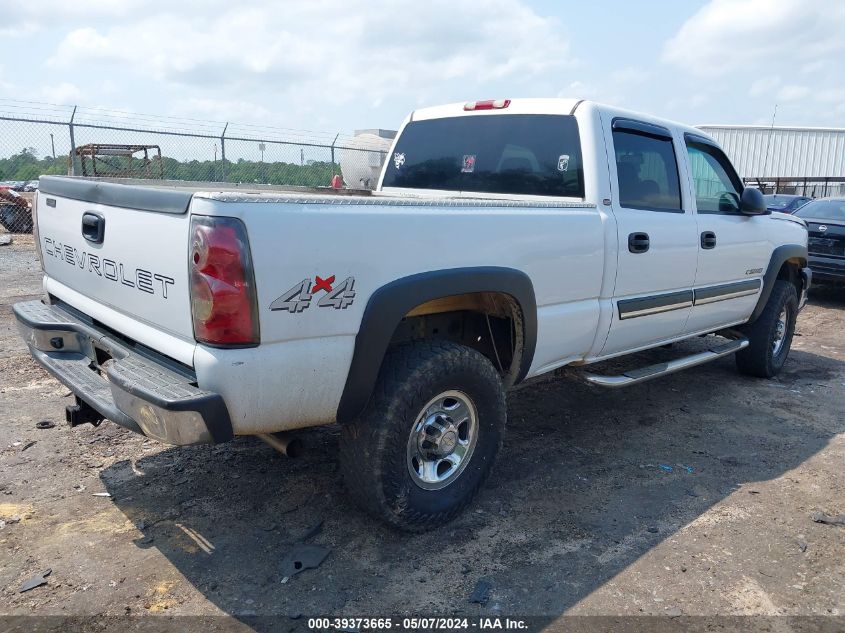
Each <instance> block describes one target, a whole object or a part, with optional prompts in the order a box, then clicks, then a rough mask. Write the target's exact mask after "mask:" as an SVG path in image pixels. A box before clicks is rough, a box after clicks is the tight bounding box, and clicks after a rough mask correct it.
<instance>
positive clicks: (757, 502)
mask: <svg viewBox="0 0 845 633" xmlns="http://www.w3.org/2000/svg"><path fill="white" fill-rule="evenodd" d="M39 284H40V275H39V270H38V263H37V260H36V258H35V255H34V252H33V249H32V242H31V238H25V237H19V238H16V241H15V243H14V244H12V245H11V246H0V519H2V520H3V521H4V524H3V526H2V528H0V614H4V615H7V616H8V615H53V616H90V615H95V614H104V615H108V616H115V620H114V621H117V622H130V623H133V626H137V625H139V623H150V622H156V623H162V622H167V623H170V624H174V623H177V624H178V626H179V628H180V630H197V631H199V630H220V629H232V628H234V629H243V630H250V629H256V630H277V629H279V630H286V629H293V628H296V627H298V626H300V627H305V626H306V624H305V622H306V620H307V617H308V616H311V615H360V616H376V615H394V616H401V615H406V614H421V615H438V614H439V615H456V614H462V615H466V616H473V617H474V616H478V615H485V616H486V615H490V616H507V615H520V616H537V619H535V620H532V623H533V624H532V627H533V628H541V627H549V628H552V629H554V628H557V627H558V626H559V625H560V624H561V622H566V621H567V620H561V618H562V616H573V615H605V616H609V615H613V616H625V615H652V616H668V617H667V618H666V621H668V620H669V619H670V618H673V619H678V618H680V619H681V620H683V618H686V617H687V616H711V617H716V616H744V615H772V616H774V615H780V616H783V615H788V616H826V617H818V618H816V619H808V620H807V621H812V622H814V623H815V624H814V626H815V627H817V628H824V629H826V630H843V628H845V618H842V617H841V616H843V615H845V548H843V545H845V526H838V525H827V524H822V523H816V522H814V521H813V519H812V515H813V513H815V512H825V513H827V514H829V515H838V514H840V513H845V477H843V472H845V335H843V330H845V291H842V290H836V289H832V288H818V289H816V290H815V291H814V292H813V293H812V295H811V302H810V304H809V305H808V306H807V308H806V309H805V310H804V311H803V312H802V314H801V316H800V318H799V321H798V335H797V336H796V338H795V342H794V345H793V351H792V353H791V355H790V358H789V361H788V363H787V366H786V369H785V370H784V372H783V373H782V375H781V376H780V377H779V378H778V379H775V380H768V381H767V380H759V379H751V378H747V377H742V376H739V375H738V374H737V373H736V372H735V370H734V363H733V359H731V358H728V359H722V360H721V361H717V362H716V363H712V364H710V365H705V366H702V367H699V368H695V369H692V370H689V371H687V372H686V373H680V374H675V375H673V376H670V377H668V378H664V379H661V380H658V381H653V382H650V383H646V384H643V385H640V386H635V387H630V388H628V389H627V390H618V391H612V390H607V391H604V390H600V389H599V388H596V387H590V386H587V385H585V384H583V383H581V382H579V381H577V380H575V379H573V377H572V376H571V375H565V376H558V377H553V378H550V379H546V380H542V381H535V382H534V383H533V384H529V385H526V386H523V387H521V388H519V389H517V390H516V391H514V392H512V393H511V394H510V396H509V405H508V409H509V430H508V435H507V437H506V440H505V444H504V449H503V451H502V453H501V454H500V457H499V462H498V465H497V468H496V469H495V471H494V474H493V476H492V478H491V480H490V482H489V485H488V486H487V487H486V489H485V490H484V491H483V492H482V493H481V495H480V496H479V498H478V499H477V501H476V502H475V503H474V504H473V505H472V506H471V508H470V509H469V511H468V512H466V513H465V514H463V515H462V516H461V517H459V518H458V519H457V520H455V521H454V522H453V523H451V524H449V525H447V526H445V527H443V528H441V529H439V530H437V531H434V532H430V533H427V534H424V535H418V536H407V535H401V534H397V533H395V532H392V531H390V530H388V529H386V528H384V527H382V526H381V525H379V524H377V523H375V522H373V521H371V520H370V519H369V518H367V517H366V516H364V515H362V514H361V513H359V511H358V510H357V509H356V508H355V507H353V506H351V504H350V503H349V502H348V501H347V498H346V496H345V495H344V492H343V488H342V486H341V484H340V479H339V475H338V472H337V467H336V460H335V454H336V452H337V443H338V441H339V434H338V431H337V429H336V428H333V427H328V428H325V429H317V430H313V431H309V432H307V433H306V434H305V435H304V442H305V445H306V448H307V453H306V455H305V456H304V457H302V458H300V459H296V460H293V459H287V458H285V457H282V456H280V455H278V454H276V453H274V452H273V450H272V449H271V448H269V447H268V446H266V445H265V444H263V443H262V442H261V441H259V440H256V439H253V438H240V439H236V440H235V441H233V442H230V443H228V444H224V445H219V446H199V447H189V448H176V447H169V446H164V445H161V444H158V443H156V442H154V441H151V440H146V439H144V438H143V437H141V436H139V435H135V434H132V433H131V432H129V431H125V430H123V429H121V428H120V427H118V426H116V425H114V424H111V423H104V424H103V425H101V426H100V427H99V428H93V427H92V426H90V425H86V426H84V427H81V428H77V429H75V430H71V429H70V428H69V427H67V426H66V425H65V423H64V407H65V405H67V404H68V403H69V402H70V401H71V398H70V397H69V393H68V390H67V389H65V388H64V387H63V386H62V385H60V384H59V383H58V382H56V381H55V380H53V379H51V378H50V377H48V376H47V374H46V373H45V372H43V371H42V370H41V369H40V368H38V367H37V366H36V364H35V363H34V362H33V361H31V360H30V358H29V356H28V355H27V353H26V350H25V347H24V345H23V343H22V342H21V340H20V339H19V337H18V335H17V331H16V328H15V327H14V323H13V318H12V316H11V305H12V304H13V303H14V302H16V301H20V300H22V299H27V298H32V297H36V296H38V294H39ZM700 344H701V341H693V342H687V343H683V344H678V345H675V346H674V347H673V348H672V349H660V350H656V351H653V352H650V353H648V354H645V355H643V358H647V359H655V358H666V357H671V356H674V355H678V354H679V353H681V352H682V351H684V350H687V349H690V348H694V347H695V346H696V345H700ZM626 362H628V363H629V364H630V361H626ZM45 420H46V421H52V422H54V423H55V426H54V427H53V428H50V429H39V428H36V423H38V422H39V421H45ZM103 492H108V493H109V494H110V495H111V496H109V497H106V496H95V494H96V493H103ZM319 522H322V531H320V532H319V533H317V534H316V535H312V536H310V537H309V539H308V543H312V544H317V545H322V546H324V547H327V548H330V549H331V554H330V555H329V557H328V558H327V559H326V560H325V562H324V563H323V564H322V566H320V567H319V568H318V569H314V570H308V571H304V572H302V573H301V574H299V575H297V576H294V577H293V578H291V579H290V580H289V581H288V582H284V583H283V582H282V579H283V578H282V571H281V560H282V558H283V556H284V555H285V553H286V552H288V551H289V549H290V548H291V547H292V546H293V545H294V544H296V543H298V542H301V541H302V540H303V537H304V535H305V534H306V533H308V532H309V531H311V530H310V529H311V528H312V527H313V526H315V525H316V524H318V523H319ZM48 568H49V569H52V574H51V575H50V576H49V578H48V579H47V580H48V582H47V584H46V585H44V586H41V587H37V588H36V589H33V590H31V591H28V592H26V593H19V589H20V587H21V584H22V583H23V582H24V581H25V580H27V579H28V578H30V577H31V576H32V575H33V574H35V573H37V572H40V571H43V570H46V569H48ZM480 579H483V580H486V581H488V582H489V583H490V584H491V587H492V589H491V591H490V595H489V600H488V601H487V602H486V604H477V603H470V602H469V598H470V595H471V593H472V592H473V589H474V588H475V586H476V584H477V582H478V581H479V580H480ZM186 615H192V616H221V617H210V618H205V619H193V618H181V619H180V618H178V617H173V616H186ZM135 616H144V617H140V618H135ZM152 616H155V618H158V619H154V618H153V617H152ZM222 616H226V617H222ZM256 616H257V617H258V619H256ZM260 616H277V617H275V618H270V619H267V620H261V619H260ZM298 616H300V617H298ZM830 616H840V617H838V618H837V617H830ZM660 621H663V620H653V622H660ZM695 621H696V620H695V619H689V620H687V622H688V623H689V624H692V623H694V622H695ZM782 621H783V620H780V619H775V620H772V621H771V622H772V624H771V628H770V629H767V630H773V631H777V630H796V629H795V628H789V627H787V628H783V627H781V626H780V622H782ZM796 621H804V620H801V619H799V620H795V621H793V624H792V625H790V626H793V625H794V623H795V622H796ZM4 622H5V624H6V628H7V630H8V629H9V628H14V627H15V626H17V627H18V628H17V630H27V629H26V627H27V626H31V622H32V620H16V621H15V620H9V619H8V618H7V619H0V628H4V626H3V623H4ZM13 622H17V624H16V625H12V624H11V623H13ZM88 624H89V625H90V624H91V623H90V622H89V623H88ZM127 628H128V625H127ZM30 630H31V629H30ZM85 630H100V629H98V628H96V627H91V628H90V629H89V628H86V629H85ZM604 630H611V629H609V628H605V629H604ZM707 630H710V629H707Z"/></svg>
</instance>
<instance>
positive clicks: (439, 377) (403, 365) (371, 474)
mask: <svg viewBox="0 0 845 633" xmlns="http://www.w3.org/2000/svg"><path fill="white" fill-rule="evenodd" d="M505 419H506V410H505V395H504V388H503V387H502V381H501V378H500V377H499V375H498V373H497V372H496V370H495V368H494V367H493V365H492V364H491V363H490V361H489V360H488V359H487V358H485V357H484V356H483V355H481V354H480V353H479V352H477V351H475V350H473V349H470V348H468V347H465V346H463V345H458V344H456V343H451V342H418V343H410V344H404V345H400V346H397V347H396V348H395V349H392V350H390V351H389V352H388V354H387V356H386V357H385V360H384V363H383V365H382V369H381V372H380V375H379V380H378V383H377V385H376V388H375V391H374V393H373V396H372V398H371V400H370V402H369V404H368V405H367V408H366V409H365V410H364V412H363V413H362V414H361V416H360V417H359V418H358V419H357V420H355V421H354V422H352V423H351V424H348V425H345V426H344V427H343V430H342V437H341V452H340V460H341V468H342V472H343V477H344V480H345V483H346V487H347V489H348V491H349V493H350V495H351V496H352V497H353V498H354V499H355V500H356V501H357V502H358V504H359V505H360V506H362V507H363V508H364V509H365V510H367V511H368V512H369V513H370V514H372V515H374V516H376V517H378V518H380V519H382V520H384V521H386V522H387V523H388V524H389V525H391V526H393V527H396V528H399V529H403V530H407V531H413V532H419V531H424V530H428V529H432V528H436V527H438V526H440V525H442V524H444V523H446V522H448V521H449V520H451V519H452V518H454V517H455V516H456V515H457V514H458V513H460V512H461V510H463V508H464V507H465V506H466V505H467V504H468V503H469V502H470V501H471V500H472V498H473V497H474V496H475V494H476V492H478V490H479V489H480V488H481V486H482V485H483V484H484V482H485V481H486V479H487V477H488V475H489V474H490V469H491V467H492V465H493V461H494V460H495V457H496V454H497V453H498V451H499V447H500V446H501V443H502V436H503V434H504V427H505Z"/></svg>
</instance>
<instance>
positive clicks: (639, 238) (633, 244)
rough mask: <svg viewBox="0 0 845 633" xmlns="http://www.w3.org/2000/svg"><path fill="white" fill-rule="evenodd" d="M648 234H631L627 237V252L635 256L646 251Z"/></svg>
mask: <svg viewBox="0 0 845 633" xmlns="http://www.w3.org/2000/svg"><path fill="white" fill-rule="evenodd" d="M648 247H649V240H648V233H631V234H630V235H629V236H628V250H629V251H630V252H632V253H634V254H635V255H638V254H640V253H645V252H646V251H648Z"/></svg>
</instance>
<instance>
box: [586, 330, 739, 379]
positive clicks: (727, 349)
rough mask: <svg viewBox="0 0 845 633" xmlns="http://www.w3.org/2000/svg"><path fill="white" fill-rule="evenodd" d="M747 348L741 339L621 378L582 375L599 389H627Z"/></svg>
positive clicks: (645, 368)
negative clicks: (629, 386) (599, 387)
mask: <svg viewBox="0 0 845 633" xmlns="http://www.w3.org/2000/svg"><path fill="white" fill-rule="evenodd" d="M746 347H748V339H747V338H741V339H737V340H735V341H730V342H728V343H725V344H724V345H718V346H716V347H711V348H710V349H708V350H706V351H704V352H698V353H697V354H692V355H691V356H685V357H683V358H678V359H677V360H670V361H669V362H666V363H657V364H656V365H649V366H648V367H640V368H639V369H632V370H631V371H626V372H625V373H624V374H622V375H621V376H599V375H598V374H584V378H585V380H586V381H587V382H589V383H591V384H593V385H599V386H601V387H627V386H628V385H634V384H637V383H639V382H645V381H646V380H651V379H652V378H658V377H660V376H665V375H667V374H674V373H675V372H676V371H681V370H682V369H687V368H689V367H695V366H696V365H703V364H704V363H709V362H710V361H711V360H716V359H717V358H722V357H723V356H728V355H730V354H733V353H735V352H738V351H739V350H741V349H745V348H746Z"/></svg>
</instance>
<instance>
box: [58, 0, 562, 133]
mask: <svg viewBox="0 0 845 633" xmlns="http://www.w3.org/2000/svg"><path fill="white" fill-rule="evenodd" d="M216 4H217V7H216V8H211V9H209V10H206V11H203V12H201V14H199V15H198V14H197V13H196V12H195V11H191V10H185V6H183V5H181V4H175V3H173V7H172V8H171V9H169V10H168V11H166V12H163V13H154V14H153V13H147V16H146V17H144V16H143V15H139V16H138V17H137V19H126V20H121V21H120V22H119V23H115V22H112V23H109V24H107V25H104V26H80V27H78V28H75V29H74V30H71V31H70V32H68V33H67V34H66V35H65V37H64V38H63V39H62V40H61V42H60V43H59V45H58V47H57V49H56V51H55V53H54V54H53V55H52V56H51V57H50V58H49V60H48V65H49V67H51V68H52V69H54V70H55V71H68V72H70V71H72V70H76V69H87V68H92V69H93V68H96V69H97V70H98V72H100V73H105V74H110V73H114V72H134V73H137V74H139V75H143V76H147V77H150V78H152V79H153V80H155V82H157V84H158V85H160V86H162V87H169V88H178V89H182V90H183V91H184V89H187V90H189V91H190V92H191V94H192V96H193V97H195V98H198V99H200V103H201V102H202V100H203V99H218V98H220V95H222V94H226V95H232V94H234V95H237V97H238V98H236V99H234V100H229V99H227V98H222V99H221V100H220V102H219V103H220V105H221V107H218V108H212V109H213V110H216V111H217V114H216V116H219V117H222V118H230V117H231V116H232V115H235V114H237V113H239V112H240V111H242V110H243V108H241V107H240V106H237V105H235V106H234V107H233V108H231V109H229V108H227V107H225V104H226V103H230V104H237V103H238V102H239V101H241V102H242V101H246V100H251V99H252V98H254V96H256V95H261V97H260V98H259V99H258V100H259V101H261V100H263V101H265V102H266V101H267V100H268V99H270V100H273V101H275V102H276V103H282V104H284V105H285V106H287V107H291V106H295V107H299V108H305V107H308V108H312V109H313V108H315V107H318V106H319V103H320V102H321V101H325V100H331V102H332V103H334V104H343V103H350V102H353V101H355V102H361V101H363V102H364V103H368V104H372V103H381V102H382V101H385V100H387V99H388V98H389V97H391V96H395V95H397V94H404V95H408V96H409V98H410V94H411V93H413V96H414V97H419V96H420V95H423V96H425V95H426V94H430V95H431V101H432V102H440V101H442V100H443V96H442V92H443V91H442V87H443V86H444V85H446V86H448V85H450V84H451V85H452V87H454V86H455V85H458V86H459V87H461V88H463V89H464V90H465V91H466V92H465V94H464V96H465V98H471V97H474V96H475V94H476V88H478V87H481V86H484V85H486V84H492V83H497V82H503V81H505V82H513V84H514V85H517V86H518V85H530V82H531V81H532V80H537V79H539V80H542V81H547V80H548V79H547V78H548V77H549V76H553V75H554V74H555V73H559V72H560V71H561V70H563V69H566V68H569V67H571V66H572V65H573V64H574V63H575V61H574V60H573V58H572V54H571V52H570V48H569V45H568V41H567V39H566V37H565V36H564V35H563V33H562V29H561V26H560V24H559V23H558V22H557V21H556V20H554V19H551V18H546V17H542V16H540V15H539V14H537V13H536V12H535V11H534V10H532V9H530V8H528V7H527V6H526V5H525V4H523V2H521V0H491V1H488V2H485V3H483V4H479V3H458V4H456V3H453V2H450V1H447V0H433V1H429V2H423V3H402V4H399V3H393V2H390V1H389V0H369V1H367V0H348V1H347V2H344V3H324V2H304V3H298V4H292V3H291V4H286V5H285V8H284V10H283V11H282V10H279V7H278V4H277V3H275V2H271V1H270V0H265V1H264V2H260V3H257V4H254V5H252V6H251V7H249V8H244V7H242V6H234V5H225V4H223V3H216ZM438 95H439V96H438ZM306 103H307V106H306ZM280 109H284V107H283V108H280Z"/></svg>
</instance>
